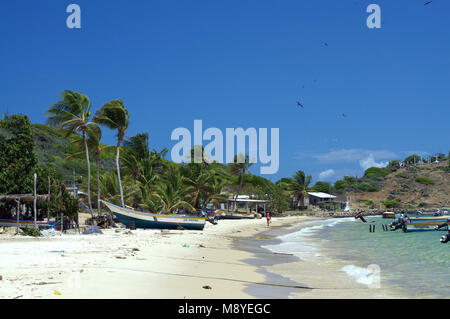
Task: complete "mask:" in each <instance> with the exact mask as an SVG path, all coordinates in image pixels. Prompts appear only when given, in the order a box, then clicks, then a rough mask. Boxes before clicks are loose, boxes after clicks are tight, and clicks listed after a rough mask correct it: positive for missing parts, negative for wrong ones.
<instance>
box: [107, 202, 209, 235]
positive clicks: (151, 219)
mask: <svg viewBox="0 0 450 319" xmlns="http://www.w3.org/2000/svg"><path fill="white" fill-rule="evenodd" d="M103 203H104V204H105V205H106V206H107V207H108V208H109V209H110V210H111V212H112V213H113V214H114V216H115V217H116V218H117V219H118V220H119V221H120V222H121V223H122V224H124V225H125V226H126V227H130V226H131V225H133V224H134V226H135V227H136V228H144V229H186V230H203V228H204V227H205V223H206V218H204V217H191V216H185V215H162V214H150V213H144V212H137V211H134V210H131V209H127V208H123V207H120V206H117V205H114V204H112V203H108V202H105V201H103Z"/></svg>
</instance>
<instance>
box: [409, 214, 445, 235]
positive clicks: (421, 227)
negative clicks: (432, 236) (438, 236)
mask: <svg viewBox="0 0 450 319" xmlns="http://www.w3.org/2000/svg"><path fill="white" fill-rule="evenodd" d="M449 219H450V216H439V217H412V218H410V219H409V220H408V221H407V222H406V223H405V226H404V227H403V231H405V232H411V231H427V230H435V227H436V226H439V225H442V224H444V223H446V224H447V226H444V227H442V228H440V229H439V230H449Z"/></svg>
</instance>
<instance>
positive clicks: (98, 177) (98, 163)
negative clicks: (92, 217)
mask: <svg viewBox="0 0 450 319" xmlns="http://www.w3.org/2000/svg"><path fill="white" fill-rule="evenodd" d="M96 162H97V211H98V216H99V217H100V215H101V214H102V206H101V205H102V203H101V199H100V157H98V158H97V161H96Z"/></svg>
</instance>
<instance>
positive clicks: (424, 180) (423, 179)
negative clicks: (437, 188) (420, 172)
mask: <svg viewBox="0 0 450 319" xmlns="http://www.w3.org/2000/svg"><path fill="white" fill-rule="evenodd" d="M416 182H417V183H420V184H425V185H434V181H433V180H432V179H430V178H426V177H417V178H416Z"/></svg>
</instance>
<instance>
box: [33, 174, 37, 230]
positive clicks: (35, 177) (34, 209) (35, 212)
mask: <svg viewBox="0 0 450 319" xmlns="http://www.w3.org/2000/svg"><path fill="white" fill-rule="evenodd" d="M36 182H37V174H36V173H34V196H33V197H34V198H33V212H34V228H37V210H36V202H37V194H36Z"/></svg>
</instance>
